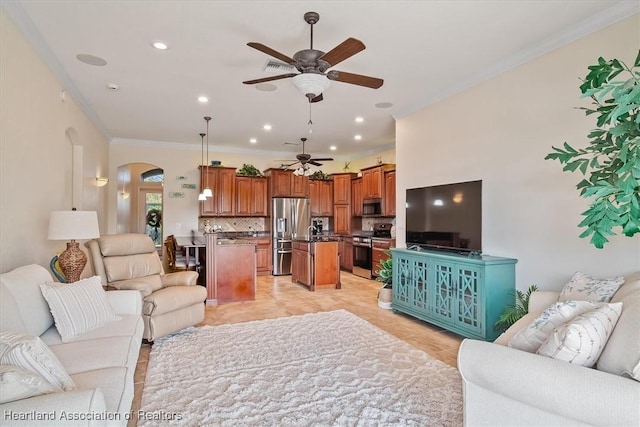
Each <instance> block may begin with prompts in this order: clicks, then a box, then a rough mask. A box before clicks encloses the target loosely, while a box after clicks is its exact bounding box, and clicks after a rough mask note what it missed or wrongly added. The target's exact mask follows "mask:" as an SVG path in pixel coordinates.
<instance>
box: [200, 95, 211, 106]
mask: <svg viewBox="0 0 640 427" xmlns="http://www.w3.org/2000/svg"><path fill="white" fill-rule="evenodd" d="M198 102H201V103H203V104H206V103H207V102H209V98H207V97H206V96H199V97H198Z"/></svg>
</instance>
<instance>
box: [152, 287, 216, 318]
mask: <svg viewBox="0 0 640 427" xmlns="http://www.w3.org/2000/svg"><path fill="white" fill-rule="evenodd" d="M206 298H207V290H206V289H205V288H204V287H202V286H198V285H191V286H170V287H168V288H164V289H160V290H159V291H157V292H154V293H153V294H151V295H149V296H146V297H145V298H144V300H143V303H142V304H143V305H142V314H145V315H147V316H151V315H153V316H159V315H161V314H164V313H170V312H172V311H176V310H178V309H181V308H184V307H189V306H191V305H193V304H197V303H199V302H201V303H204V300H205V299H206Z"/></svg>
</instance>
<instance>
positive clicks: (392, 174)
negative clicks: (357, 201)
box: [382, 171, 396, 216]
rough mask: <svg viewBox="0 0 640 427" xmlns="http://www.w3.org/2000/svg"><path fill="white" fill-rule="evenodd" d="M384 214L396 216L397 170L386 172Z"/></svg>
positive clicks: (383, 201)
mask: <svg viewBox="0 0 640 427" xmlns="http://www.w3.org/2000/svg"><path fill="white" fill-rule="evenodd" d="M382 214H383V215H384V216H396V171H389V172H386V173H385V174H384V199H383V200H382Z"/></svg>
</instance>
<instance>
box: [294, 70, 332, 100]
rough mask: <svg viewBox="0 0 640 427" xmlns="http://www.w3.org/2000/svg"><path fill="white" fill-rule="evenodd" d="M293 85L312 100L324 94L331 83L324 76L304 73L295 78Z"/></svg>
mask: <svg viewBox="0 0 640 427" xmlns="http://www.w3.org/2000/svg"><path fill="white" fill-rule="evenodd" d="M293 84H294V85H295V87H297V88H298V90H299V91H300V92H302V94H303V95H304V96H306V97H307V98H309V99H312V98H315V97H317V96H318V95H320V94H321V93H322V92H324V91H325V90H326V89H327V88H328V87H329V85H331V81H330V80H329V79H328V78H327V77H326V76H324V75H322V74H315V73H303V74H298V75H297V76H294V77H293Z"/></svg>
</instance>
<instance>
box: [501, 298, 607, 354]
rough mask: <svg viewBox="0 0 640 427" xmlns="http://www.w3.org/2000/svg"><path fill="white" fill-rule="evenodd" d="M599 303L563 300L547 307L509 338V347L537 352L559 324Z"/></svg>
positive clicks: (591, 308)
mask: <svg viewBox="0 0 640 427" xmlns="http://www.w3.org/2000/svg"><path fill="white" fill-rule="evenodd" d="M597 304H601V303H595V302H592V301H561V302H556V303H554V304H552V305H551V306H549V307H548V308H546V309H545V310H544V311H543V312H542V313H540V315H539V316H538V317H537V318H535V319H534V320H533V321H532V322H531V323H529V325H528V326H526V327H524V328H522V329H520V330H519V331H518V332H517V333H516V334H515V335H514V336H513V338H511V340H509V344H508V345H509V347H512V348H517V349H518V350H522V351H527V352H529V353H535V352H536V350H538V348H540V346H541V345H542V343H544V342H545V341H546V340H547V338H549V336H550V335H551V334H552V333H553V330H554V329H555V328H557V327H558V326H561V325H564V324H565V323H567V322H568V321H570V320H572V319H573V318H574V317H576V316H579V315H581V314H583V313H586V312H587V311H591V310H593V309H594V308H595V307H596V305H597Z"/></svg>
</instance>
